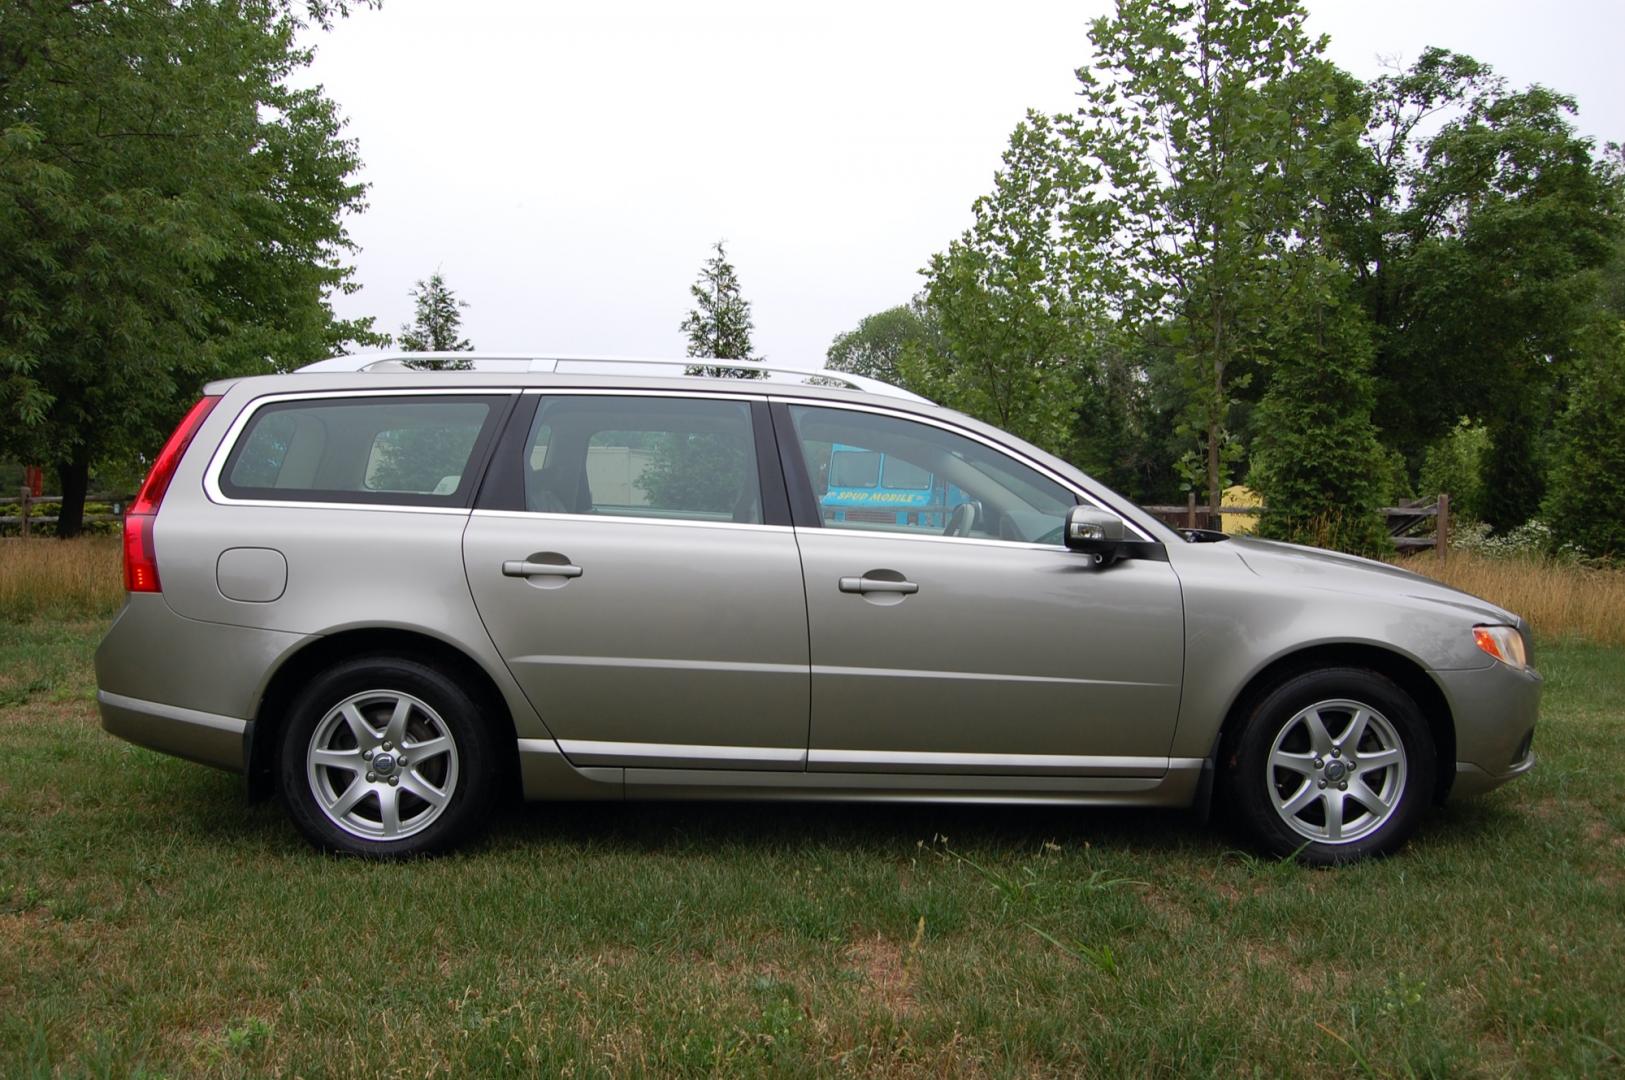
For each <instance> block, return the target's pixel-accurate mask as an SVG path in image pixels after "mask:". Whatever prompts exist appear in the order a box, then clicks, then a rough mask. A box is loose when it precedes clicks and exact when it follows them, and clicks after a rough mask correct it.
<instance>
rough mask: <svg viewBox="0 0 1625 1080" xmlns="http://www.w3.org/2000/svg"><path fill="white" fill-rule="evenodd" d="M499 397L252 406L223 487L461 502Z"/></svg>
mask: <svg viewBox="0 0 1625 1080" xmlns="http://www.w3.org/2000/svg"><path fill="white" fill-rule="evenodd" d="M499 400H500V399H497V398H484V397H479V398H475V397H463V396H455V397H453V396H447V397H440V398H427V397H366V398H323V399H316V400H301V401H284V402H274V403H272V404H269V405H266V406H264V407H262V408H260V409H258V410H257V411H256V412H255V413H254V414H253V416H252V418H251V419H250V420H249V422H248V425H247V427H246V428H245V429H244V431H243V433H242V435H241V436H240V437H239V438H238V440H237V443H236V445H235V446H234V447H233V449H232V452H231V455H230V457H229V458H228V459H227V462H226V466H225V468H224V470H223V471H222V476H221V484H220V486H221V489H222V491H224V492H225V493H226V494H227V495H229V496H231V497H233V498H252V499H270V500H287V501H319V502H375V503H403V504H406V505H431V506H432V505H459V504H461V503H462V502H463V501H464V500H465V499H466V496H467V494H468V492H469V490H470V489H471V488H472V486H473V484H474V482H475V480H476V479H477V478H476V477H474V476H472V475H471V470H470V469H469V463H470V462H471V461H472V460H474V458H475V450H476V448H477V446H479V445H480V442H481V439H482V438H484V437H488V435H489V431H488V429H489V428H490V427H491V426H492V418H493V415H494V413H495V411H496V405H497V403H498V401H499Z"/></svg>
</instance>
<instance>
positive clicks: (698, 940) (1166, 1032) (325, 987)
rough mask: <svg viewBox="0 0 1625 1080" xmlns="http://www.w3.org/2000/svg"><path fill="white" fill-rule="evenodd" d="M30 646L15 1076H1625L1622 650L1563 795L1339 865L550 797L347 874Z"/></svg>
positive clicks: (9, 860) (1185, 846) (15, 730)
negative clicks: (406, 859) (461, 836)
mask: <svg viewBox="0 0 1625 1080" xmlns="http://www.w3.org/2000/svg"><path fill="white" fill-rule="evenodd" d="M99 631H100V624H99V623H93V622H82V623H72V624H65V625H64V624H55V623H47V622H30V623H25V624H23V625H21V626H15V625H13V626H8V627H4V628H0V760H3V762H4V767H3V768H0V1075H5V1076H8V1077H12V1076H29V1075H47V1074H51V1073H53V1072H61V1073H66V1074H71V1075H79V1074H97V1075H103V1074H110V1075H119V1076H126V1075H133V1074H140V1075H148V1076H158V1075H167V1076H183V1075H186V1076H189V1075H194V1074H198V1073H209V1074H219V1075H228V1076H230V1075H260V1074H266V1073H285V1074H296V1075H307V1076H310V1075H412V1076H423V1075H435V1074H475V1073H478V1074H486V1073H500V1072H511V1073H516V1074H525V1075H576V1076H587V1075H603V1076H609V1075H614V1076H623V1075H671V1074H680V1075H712V1074H726V1075H735V1074H743V1075H753V1074H767V1073H790V1074H828V1075H836V1074H844V1073H864V1074H868V1073H878V1074H886V1075H898V1076H910V1075H919V1074H931V1075H972V1076H975V1075H987V1076H1031V1075H1056V1076H1071V1075H1078V1074H1093V1075H1101V1076H1113V1075H1122V1074H1132V1075H1164V1076H1185V1075H1192V1074H1213V1073H1217V1074H1222V1075H1235V1074H1238V1073H1240V1074H1254V1073H1257V1074H1261V1075H1282V1074H1286V1075H1294V1074H1297V1075H1306V1076H1307V1075H1311V1074H1314V1073H1322V1072H1325V1073H1336V1074H1348V1075H1370V1076H1396V1077H1397V1076H1409V1075H1431V1076H1508V1075H1514V1076H1516V1075H1547V1074H1568V1075H1594V1074H1598V1073H1607V1072H1616V1073H1617V1072H1622V1071H1625V974H1622V970H1625V969H1622V959H1625V920H1622V918H1621V915H1622V914H1625V889H1622V884H1625V799H1621V798H1620V797H1619V791H1620V788H1621V786H1622V782H1625V734H1622V728H1621V724H1620V718H1619V713H1618V708H1617V702H1618V701H1619V700H1620V698H1621V696H1622V693H1625V655H1622V654H1621V653H1620V652H1619V651H1617V650H1608V649H1602V648H1597V647H1590V646H1583V645H1572V644H1569V645H1555V644H1554V645H1546V646H1543V647H1542V649H1541V650H1540V653H1539V656H1540V660H1541V665H1542V667H1543V669H1544V670H1545V673H1546V675H1547V678H1548V696H1547V704H1546V708H1545V711H1544V715H1545V721H1544V724H1543V727H1542V729H1541V731H1540V734H1539V737H1538V738H1537V741H1536V747H1537V750H1538V751H1539V752H1540V753H1541V754H1542V757H1543V759H1544V760H1543V763H1542V764H1541V766H1540V768H1539V769H1537V771H1536V772H1535V773H1534V774H1533V775H1532V776H1531V777H1529V778H1527V779H1525V780H1524V781H1521V782H1519V783H1517V784H1514V785H1512V786H1510V787H1508V788H1505V789H1503V790H1501V791H1499V792H1496V793H1494V794H1492V795H1490V796H1487V797H1485V798H1482V799H1479V800H1476V801H1470V802H1466V803H1463V804H1461V805H1458V806H1454V807H1450V808H1447V809H1445V810H1443V811H1441V812H1438V813H1436V814H1434V815H1433V816H1432V818H1431V820H1430V821H1429V823H1428V825H1427V826H1426V827H1425V829H1424V830H1423V832H1422V833H1421V835H1420V836H1419V837H1418V838H1417V839H1416V841H1414V842H1413V843H1412V845H1411V846H1410V847H1409V848H1408V849H1407V850H1406V851H1405V852H1404V853H1403V854H1402V855H1400V856H1399V857H1397V858H1393V859H1390V860H1387V861H1384V862H1380V863H1373V864H1370V865H1363V866H1359V867H1354V868H1349V869H1343V870H1336V871H1313V870H1305V869H1302V868H1299V867H1297V866H1296V865H1293V864H1283V863H1278V862H1273V861H1268V860H1262V859H1259V858H1256V857H1254V856H1253V855H1251V854H1248V853H1246V852H1244V851H1243V850H1239V849H1238V847H1237V845H1236V843H1235V841H1233V840H1232V839H1230V838H1228V837H1227V836H1226V835H1225V834H1223V833H1222V832H1220V831H1218V830H1215V829H1207V828H1202V827H1200V826H1198V825H1196V824H1195V823H1194V822H1193V821H1191V820H1190V819H1189V818H1188V817H1187V816H1185V815H1182V814H1177V813H1137V812H1107V811H1098V812H1096V811H1082V810H1068V809H1021V808H996V807H988V808H978V807H923V806H922V807H902V808H899V807H883V806H882V807H862V806H853V807H842V806H818V805H804V806H789V805H748V804H740V805H723V806H716V805H689V804H667V805H636V804H634V805H627V806H620V805H603V804H598V805H562V806H561V805H547V804H537V805H532V806H527V807H517V808H513V809H511V810H508V811H505V812H504V813H503V814H502V816H501V817H500V818H499V820H498V821H497V822H496V824H495V827H494V828H493V829H492V831H491V833H490V836H489V838H488V839H487V840H486V841H484V842H483V843H481V844H480V845H478V846H477V847H476V848H475V849H474V850H471V851H469V852H467V853H466V854H462V855H458V856H454V857H450V858H445V859H441V860H436V861H429V862H421V863H416V864H409V865H375V864H369V863H362V862H355V861H344V860H337V859H332V858H327V857H323V856H320V855H317V854H315V853H314V852H313V851H311V850H310V849H309V848H307V847H306V846H305V844H304V843H303V841H301V840H300V839H299V838H298V837H297V836H295V834H294V832H293V830H292V828H291V827H290V826H289V825H288V824H287V823H286V822H285V821H284V819H283V817H282V814H281V811H280V808H279V807H278V806H276V805H275V804H264V805H254V806H250V805H247V804H246V802H245V800H244V798H243V795H242V792H241V788H240V783H239V781H238V780H237V778H235V777H231V776H227V775H225V774H222V773H217V772H213V771H211V770H208V769H205V768H202V767H198V766H193V765H189V764H186V763H184V762H179V761H173V760H170V759H167V758H163V757H160V756H158V755H156V754H151V753H148V752H146V751H142V750H139V749H136V748H134V747H130V746H128V745H126V744H124V743H121V742H119V741H117V740H114V739H112V738H110V737H108V736H106V735H104V734H103V733H102V732H101V730H100V728H99V726H98V724H97V721H96V718H95V709H94V706H93V704H92V700H91V694H92V682H91V675H90V671H89V660H90V655H91V652H92V650H93V648H94V644H95V640H96V637H97V635H98V633H99Z"/></svg>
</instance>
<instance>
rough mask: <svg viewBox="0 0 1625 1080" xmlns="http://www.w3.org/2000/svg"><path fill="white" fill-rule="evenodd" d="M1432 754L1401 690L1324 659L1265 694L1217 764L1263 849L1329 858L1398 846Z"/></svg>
mask: <svg viewBox="0 0 1625 1080" xmlns="http://www.w3.org/2000/svg"><path fill="white" fill-rule="evenodd" d="M1434 754H1435V751H1434V746H1433V739H1432V736H1431V734H1430V733H1429V731H1428V727H1427V722H1426V720H1425V719H1424V718H1423V716H1422V714H1421V710H1419V709H1418V708H1417V707H1416V703H1415V702H1414V701H1412V700H1411V698H1410V697H1409V696H1408V695H1407V694H1406V693H1405V692H1404V691H1403V690H1401V689H1400V688H1399V687H1398V686H1396V685H1395V684H1394V683H1393V682H1392V681H1391V680H1389V679H1387V678H1385V677H1384V676H1382V675H1380V674H1378V673H1377V672H1374V671H1366V670H1363V669H1357V668H1333V669H1327V670H1323V671H1315V672H1309V673H1307V674H1303V675H1298V676H1296V677H1294V678H1291V679H1288V680H1286V681H1285V682H1282V683H1281V684H1280V685H1278V686H1276V687H1275V688H1274V689H1273V690H1271V691H1270V692H1269V693H1267V694H1266V695H1264V697H1263V698H1262V699H1260V700H1259V701H1258V702H1256V704H1255V706H1254V707H1253V708H1252V709H1251V710H1250V712H1249V713H1248V715H1247V716H1246V717H1245V719H1244V722H1243V725H1242V727H1241V729H1240V731H1239V732H1238V733H1237V736H1236V737H1235V739H1234V740H1233V741H1232V742H1231V744H1230V746H1229V749H1228V752H1227V753H1226V754H1225V755H1224V756H1223V762H1222V765H1223V775H1224V780H1225V786H1226V789H1227V792H1228V795H1229V803H1230V805H1231V806H1233V807H1234V808H1235V810H1236V811H1237V812H1238V816H1239V817H1240V820H1241V824H1242V825H1243V826H1245V827H1246V828H1247V830H1248V831H1249V832H1250V833H1251V834H1252V835H1253V836H1254V838H1255V839H1257V840H1258V841H1259V843H1260V844H1261V845H1262V846H1263V847H1264V848H1265V850H1267V851H1270V852H1271V853H1273V854H1276V855H1282V856H1285V855H1291V854H1294V853H1296V854H1297V855H1298V857H1299V858H1300V859H1301V860H1302V861H1304V862H1306V863H1310V864H1314V865H1330V864H1336V863H1345V862H1352V861H1354V860H1356V859H1360V858H1364V857H1367V856H1375V855H1387V854H1390V853H1391V852H1394V851H1396V850H1398V849H1399V848H1400V847H1401V846H1403V845H1404V843H1405V841H1406V840H1407V839H1408V838H1409V837H1410V835H1411V833H1413V832H1414V831H1415V830H1416V827H1417V825H1418V824H1419V823H1420V821H1421V818H1422V815H1423V814H1424V813H1425V812H1426V809H1427V807H1428V805H1429V804H1430V803H1431V802H1432V800H1433V788H1434V776H1435V757H1434Z"/></svg>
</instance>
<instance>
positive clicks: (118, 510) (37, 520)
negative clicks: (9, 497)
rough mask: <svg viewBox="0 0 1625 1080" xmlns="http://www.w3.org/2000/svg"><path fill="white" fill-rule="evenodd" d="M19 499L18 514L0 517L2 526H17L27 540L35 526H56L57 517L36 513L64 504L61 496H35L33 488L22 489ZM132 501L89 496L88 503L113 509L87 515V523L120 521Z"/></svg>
mask: <svg viewBox="0 0 1625 1080" xmlns="http://www.w3.org/2000/svg"><path fill="white" fill-rule="evenodd" d="M20 490H21V496H20V497H19V498H18V500H17V503H18V513H15V514H11V515H9V516H6V517H0V526H4V525H15V526H17V528H18V532H19V533H20V534H21V535H22V536H23V538H24V539H26V538H27V537H28V536H29V534H30V533H31V532H32V531H33V527H34V526H35V525H54V524H56V520H57V519H56V518H55V517H46V516H43V515H41V514H38V513H35V511H34V508H35V507H36V506H55V505H57V504H59V503H61V502H62V496H60V495H35V494H34V492H33V489H32V488H27V487H25V488H22V489H20ZM131 501H132V498H131V496H128V495H88V496H86V497H85V502H86V503H110V504H111V505H112V507H113V511H112V513H109V514H86V515H85V521H86V522H91V521H118V520H119V519H120V518H122V517H123V516H124V508H125V506H127V505H128V504H129V503H130V502H131Z"/></svg>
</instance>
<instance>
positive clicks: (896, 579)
mask: <svg viewBox="0 0 1625 1080" xmlns="http://www.w3.org/2000/svg"><path fill="white" fill-rule="evenodd" d="M882 574H884V575H885V576H884V577H882V576H881V575H882ZM838 587H839V588H840V590H841V591H842V592H849V593H859V594H865V593H898V594H899V595H902V596H911V595H913V594H914V593H917V592H919V591H920V587H919V586H918V585H916V584H914V582H912V581H905V580H904V579H903V575H902V574H899V573H898V572H897V571H895V570H871V571H869V572H868V573H867V574H864V575H863V576H862V577H844V578H842V579H841V580H840V583H839V586H838Z"/></svg>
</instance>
